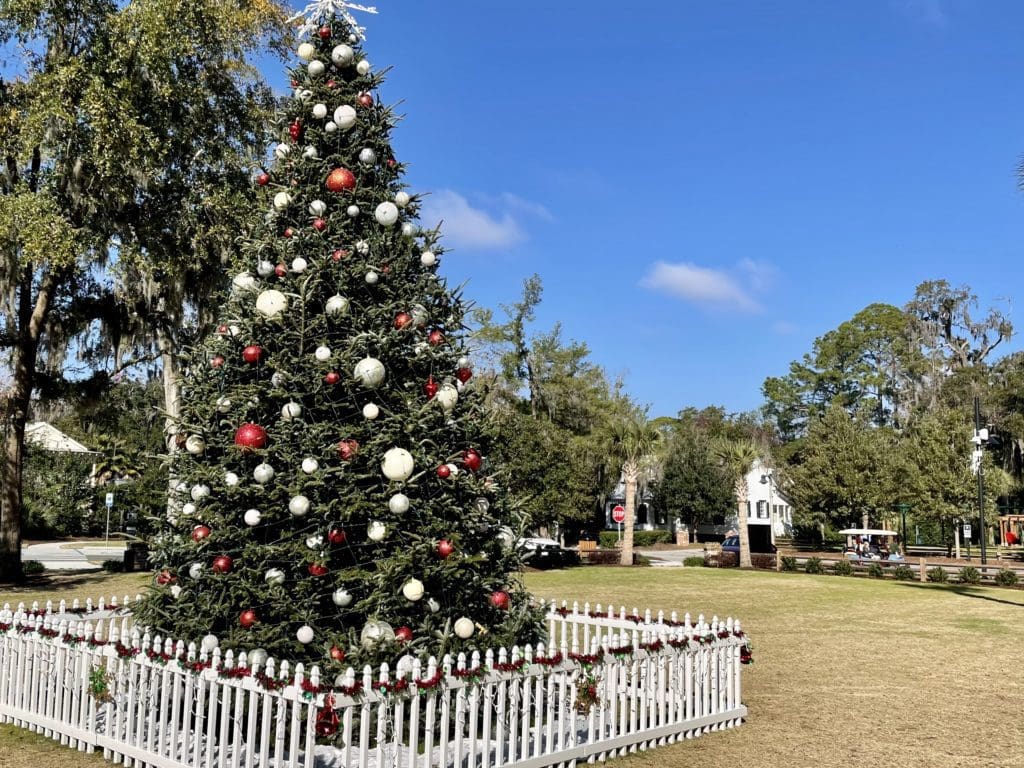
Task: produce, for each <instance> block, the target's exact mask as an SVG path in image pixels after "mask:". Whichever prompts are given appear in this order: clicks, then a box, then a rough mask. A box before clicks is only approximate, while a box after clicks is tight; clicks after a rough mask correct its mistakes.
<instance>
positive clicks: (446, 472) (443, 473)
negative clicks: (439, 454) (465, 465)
mask: <svg viewBox="0 0 1024 768" xmlns="http://www.w3.org/2000/svg"><path fill="white" fill-rule="evenodd" d="M451 474H452V468H451V467H449V466H448V465H447V464H442V465H441V466H439V467H438V468H437V476H438V477H440V478H441V479H442V480H443V479H445V478H446V477H451Z"/></svg>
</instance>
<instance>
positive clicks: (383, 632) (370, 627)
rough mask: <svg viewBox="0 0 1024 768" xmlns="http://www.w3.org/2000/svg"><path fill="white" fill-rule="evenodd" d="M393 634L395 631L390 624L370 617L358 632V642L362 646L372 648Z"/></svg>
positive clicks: (390, 637)
mask: <svg viewBox="0 0 1024 768" xmlns="http://www.w3.org/2000/svg"><path fill="white" fill-rule="evenodd" d="M394 636H395V631H394V630H393V629H391V625H390V624H386V623H385V622H383V621H375V620H373V619H371V620H370V621H368V622H366V625H365V626H364V627H363V631H362V632H360V633H359V642H360V643H361V644H362V646H363V647H364V648H372V647H373V646H375V645H376V644H377V643H379V642H382V641H385V640H390V639H392V638H393V637H394Z"/></svg>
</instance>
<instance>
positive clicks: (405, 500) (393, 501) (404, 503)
mask: <svg viewBox="0 0 1024 768" xmlns="http://www.w3.org/2000/svg"><path fill="white" fill-rule="evenodd" d="M388 509H390V510H391V511H392V512H393V513H394V514H396V515H403V514H405V513H406V512H408V511H409V497H408V496H406V495H405V494H404V493H396V494H395V495H394V496H392V497H391V498H390V499H388Z"/></svg>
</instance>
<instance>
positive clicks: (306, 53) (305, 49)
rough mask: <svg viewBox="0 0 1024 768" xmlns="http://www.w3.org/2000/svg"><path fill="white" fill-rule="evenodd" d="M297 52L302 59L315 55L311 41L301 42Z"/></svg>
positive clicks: (308, 58) (307, 59)
mask: <svg viewBox="0 0 1024 768" xmlns="http://www.w3.org/2000/svg"><path fill="white" fill-rule="evenodd" d="M298 53H299V58H300V59H302V60H303V61H309V60H310V59H312V58H313V57H314V56H316V48H315V47H314V46H313V45H312V43H301V44H300V45H299V51H298Z"/></svg>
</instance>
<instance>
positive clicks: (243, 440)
mask: <svg viewBox="0 0 1024 768" xmlns="http://www.w3.org/2000/svg"><path fill="white" fill-rule="evenodd" d="M266 444H267V430H265V429H264V428H263V427H261V426H260V425H259V424H253V423H251V422H250V423H247V424H243V425H242V426H240V427H239V428H238V429H236V430H235V445H237V446H238V447H239V448H241V449H242V450H244V451H254V450H256V449H258V448H262V447H263V446H265V445H266Z"/></svg>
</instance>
